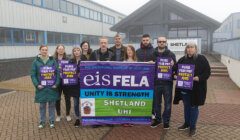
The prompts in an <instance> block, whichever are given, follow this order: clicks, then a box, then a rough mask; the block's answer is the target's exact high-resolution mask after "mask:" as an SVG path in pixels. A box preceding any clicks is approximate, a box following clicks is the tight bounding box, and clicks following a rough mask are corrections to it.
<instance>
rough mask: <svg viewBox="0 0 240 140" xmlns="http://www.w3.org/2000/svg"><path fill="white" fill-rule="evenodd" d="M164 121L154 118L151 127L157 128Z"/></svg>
mask: <svg viewBox="0 0 240 140" xmlns="http://www.w3.org/2000/svg"><path fill="white" fill-rule="evenodd" d="M161 123H162V122H161V121H158V120H157V119H154V120H153V122H152V124H151V127H152V128H156V127H157V126H158V125H160V124H161Z"/></svg>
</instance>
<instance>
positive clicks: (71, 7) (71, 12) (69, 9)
mask: <svg viewBox="0 0 240 140" xmlns="http://www.w3.org/2000/svg"><path fill="white" fill-rule="evenodd" d="M67 13H68V14H71V15H72V14H73V4H72V3H70V2H68V3H67Z"/></svg>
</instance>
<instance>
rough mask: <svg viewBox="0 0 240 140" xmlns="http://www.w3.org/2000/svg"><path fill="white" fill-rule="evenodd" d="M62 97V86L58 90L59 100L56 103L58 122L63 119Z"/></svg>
mask: <svg viewBox="0 0 240 140" xmlns="http://www.w3.org/2000/svg"><path fill="white" fill-rule="evenodd" d="M61 95H62V87H61V86H60V87H59V88H58V96H59V100H57V101H56V112H57V118H56V121H60V119H61Z"/></svg>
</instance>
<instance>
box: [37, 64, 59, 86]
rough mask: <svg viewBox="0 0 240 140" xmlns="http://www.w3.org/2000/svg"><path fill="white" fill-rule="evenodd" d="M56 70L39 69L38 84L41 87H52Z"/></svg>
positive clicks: (52, 68)
mask: <svg viewBox="0 0 240 140" xmlns="http://www.w3.org/2000/svg"><path fill="white" fill-rule="evenodd" d="M55 71H56V68H55V67H54V66H42V67H40V83H41V85H42V86H53V85H54V84H55V82H56V75H55Z"/></svg>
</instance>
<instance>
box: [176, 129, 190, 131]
mask: <svg viewBox="0 0 240 140" xmlns="http://www.w3.org/2000/svg"><path fill="white" fill-rule="evenodd" d="M188 129H189V128H184V129H178V131H184V130H188Z"/></svg>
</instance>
